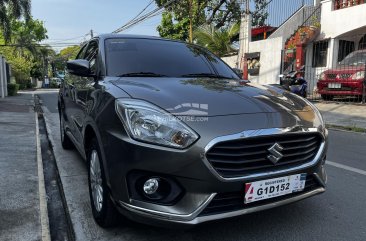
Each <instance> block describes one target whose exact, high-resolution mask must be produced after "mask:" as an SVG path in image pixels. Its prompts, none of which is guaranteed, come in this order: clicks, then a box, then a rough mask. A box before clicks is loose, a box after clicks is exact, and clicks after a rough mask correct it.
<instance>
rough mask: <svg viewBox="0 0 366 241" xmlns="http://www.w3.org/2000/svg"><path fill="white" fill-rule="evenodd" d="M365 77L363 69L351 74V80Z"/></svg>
mask: <svg viewBox="0 0 366 241" xmlns="http://www.w3.org/2000/svg"><path fill="white" fill-rule="evenodd" d="M364 78H365V71H359V72H357V73H355V74H354V75H352V80H359V79H364Z"/></svg>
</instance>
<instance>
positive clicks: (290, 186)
mask: <svg viewBox="0 0 366 241" xmlns="http://www.w3.org/2000/svg"><path fill="white" fill-rule="evenodd" d="M305 181H306V173H302V174H296V175H291V176H286V177H279V178H273V179H268V180H263V181H257V182H251V183H246V184H245V198H244V203H245V204H248V203H252V202H256V201H261V200H265V199H269V198H274V197H279V196H283V195H286V194H290V193H294V192H300V191H302V190H304V188H305Z"/></svg>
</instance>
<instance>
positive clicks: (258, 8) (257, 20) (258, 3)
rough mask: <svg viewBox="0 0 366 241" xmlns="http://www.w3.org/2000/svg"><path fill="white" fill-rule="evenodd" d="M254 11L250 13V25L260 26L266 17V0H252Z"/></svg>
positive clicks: (263, 23)
mask: <svg viewBox="0 0 366 241" xmlns="http://www.w3.org/2000/svg"><path fill="white" fill-rule="evenodd" d="M254 3H255V11H254V12H253V14H252V25H253V26H254V27H262V26H264V25H265V23H266V20H267V18H268V12H267V5H268V0H254Z"/></svg>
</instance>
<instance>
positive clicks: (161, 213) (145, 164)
mask: <svg viewBox="0 0 366 241" xmlns="http://www.w3.org/2000/svg"><path fill="white" fill-rule="evenodd" d="M288 131H289V128H286V129H278V128H277V129H265V130H261V131H259V130H256V131H247V132H245V133H244V132H243V133H240V134H238V135H241V136H242V135H244V136H246V137H249V136H250V135H256V136H257V135H272V134H280V133H284V132H288ZM296 131H301V132H319V130H317V129H316V128H315V129H314V128H311V129H302V130H299V129H296ZM325 132H326V131H325ZM326 136H327V134H326V133H325V134H324V141H323V142H322V143H321V146H320V148H319V151H318V153H317V155H316V157H315V158H314V159H313V160H311V161H309V162H307V163H305V164H303V165H298V166H296V167H292V168H285V169H281V170H277V171H273V172H263V173H256V174H255V175H249V176H243V177H239V178H233V179H230V178H223V177H221V176H220V175H218V173H216V172H215V170H213V168H212V167H211V166H210V164H209V163H208V162H207V160H206V158H205V155H204V154H205V152H206V151H207V150H208V149H209V148H210V146H211V145H212V144H213V143H212V141H211V142H209V143H206V144H205V145H204V147H205V148H203V150H201V149H200V148H198V147H197V146H199V143H198V144H197V145H194V146H193V147H192V148H190V149H188V150H185V151H181V150H172V149H169V148H159V150H157V149H156V148H155V147H153V146H150V145H149V144H143V143H138V142H135V141H133V140H131V139H128V138H127V137H126V138H125V137H123V136H121V135H117V134H116V133H112V132H111V134H110V136H109V139H110V140H109V142H108V145H106V146H108V148H110V149H109V150H106V153H108V154H107V160H108V162H109V164H108V170H109V171H108V172H109V178H108V179H109V182H110V188H111V192H112V196H113V199H114V201H115V203H116V206H117V208H118V209H119V211H120V212H121V213H122V214H123V215H124V216H126V217H128V218H130V219H132V220H134V221H137V222H141V223H146V224H152V225H169V224H171V225H175V224H176V225H182V224H186V225H194V224H199V223H202V222H207V221H212V220H218V219H224V218H230V217H234V216H240V215H243V214H247V213H252V212H257V211H261V210H265V209H270V208H273V207H277V206H281V205H285V204H289V203H292V202H296V201H299V200H302V199H305V198H308V197H311V196H314V195H316V194H320V193H322V192H324V191H325V184H326V179H327V177H326V173H325V170H324V163H325V158H326V150H327V137H326ZM228 137H229V138H237V136H228ZM215 141H217V140H215V139H214V140H213V142H215ZM113 150H117V151H118V152H120V151H124V152H125V153H126V155H124V156H123V157H121V156H119V155H118V154H117V153H116V151H113ZM121 159H124V160H123V161H121ZM157 164H158V165H157ZM136 170H141V171H144V172H151V173H152V175H162V176H169V177H171V178H174V180H176V181H177V182H178V183H179V185H181V186H182V188H183V190H184V195H183V196H182V197H181V198H180V199H179V200H178V201H177V202H176V203H173V204H169V205H161V204H158V203H153V202H146V201H141V200H136V199H133V198H131V190H129V185H128V180H127V179H128V178H127V177H128V174H129V173H130V172H131V171H136ZM299 173H306V174H307V176H311V177H313V178H314V180H315V182H316V185H314V186H313V187H312V188H311V189H307V190H304V191H302V192H299V193H296V194H295V195H292V194H291V195H288V196H282V197H280V198H273V199H268V200H269V201H268V202H265V203H261V202H258V203H254V204H255V205H254V206H253V205H249V206H246V205H244V202H243V203H242V205H241V206H240V207H239V209H238V208H237V207H236V208H235V210H221V211H220V210H219V211H217V212H214V213H207V212H206V211H205V210H206V208H209V206H210V204H211V203H213V202H214V201H215V197H218V196H219V195H220V194H223V193H228V192H236V193H239V195H240V192H242V197H243V198H244V190H243V189H244V184H245V183H246V182H253V181H258V180H265V179H271V178H276V177H281V176H288V175H293V174H299ZM126 190H127V191H126Z"/></svg>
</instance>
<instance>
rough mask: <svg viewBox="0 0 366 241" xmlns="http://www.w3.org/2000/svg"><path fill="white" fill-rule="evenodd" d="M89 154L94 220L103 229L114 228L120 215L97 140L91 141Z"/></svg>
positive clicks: (90, 188)
mask: <svg viewBox="0 0 366 241" xmlns="http://www.w3.org/2000/svg"><path fill="white" fill-rule="evenodd" d="M87 153H88V186H89V196H90V206H91V208H92V212H93V217H94V220H95V222H96V223H97V224H98V225H99V226H101V227H103V228H108V227H113V226H115V225H116V223H117V221H118V218H119V216H120V215H119V213H118V211H117V210H116V208H115V206H114V203H113V202H112V200H111V198H110V193H109V189H108V186H107V184H106V183H107V181H106V178H105V173H104V168H103V164H102V161H101V158H100V157H101V155H100V148H99V145H98V142H97V140H96V139H95V138H94V139H93V140H92V141H91V145H90V147H89V148H88V151H87Z"/></svg>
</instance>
